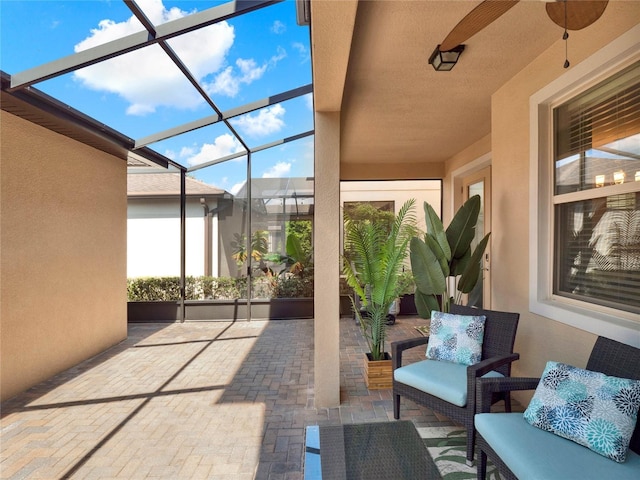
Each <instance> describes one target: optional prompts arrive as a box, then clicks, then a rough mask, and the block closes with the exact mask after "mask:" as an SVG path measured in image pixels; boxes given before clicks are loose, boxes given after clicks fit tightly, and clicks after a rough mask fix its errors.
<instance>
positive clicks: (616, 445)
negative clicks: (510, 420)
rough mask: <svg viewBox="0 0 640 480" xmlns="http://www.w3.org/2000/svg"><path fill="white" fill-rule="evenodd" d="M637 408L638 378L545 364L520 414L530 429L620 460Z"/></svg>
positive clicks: (631, 430) (634, 423) (636, 415)
mask: <svg viewBox="0 0 640 480" xmlns="http://www.w3.org/2000/svg"><path fill="white" fill-rule="evenodd" d="M639 407H640V380H628V379H625V378H618V377H610V376H608V375H605V374H603V373H599V372H591V371H589V370H583V369H581V368H576V367H572V366H571V365H566V364H564V363H558V362H548V363H547V366H546V368H545V370H544V372H543V374H542V378H541V379H540V383H539V384H538V388H536V391H535V393H534V395H533V398H532V399H531V403H529V406H528V407H527V409H526V410H525V412H524V418H525V419H526V420H527V421H528V422H529V423H530V424H531V425H533V426H534V427H538V428H541V429H543V430H547V431H549V432H552V433H555V434H556V435H559V436H561V437H564V438H567V439H569V440H573V441H574V442H576V443H579V444H580V445H583V446H585V447H587V448H590V449H591V450H593V451H594V452H596V453H599V454H600V455H603V456H605V457H607V458H610V459H612V460H615V461H616V462H624V461H625V459H626V456H627V450H628V448H629V441H630V440H631V435H632V434H633V429H634V427H635V425H636V419H637V417H638V408H639Z"/></svg>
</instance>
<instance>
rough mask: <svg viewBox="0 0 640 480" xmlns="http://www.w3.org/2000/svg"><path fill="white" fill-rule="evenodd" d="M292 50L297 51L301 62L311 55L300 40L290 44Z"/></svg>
mask: <svg viewBox="0 0 640 480" xmlns="http://www.w3.org/2000/svg"><path fill="white" fill-rule="evenodd" d="M291 46H292V47H293V48H294V50H297V51H298V55H299V56H300V59H301V62H302V63H304V62H306V61H308V60H310V59H311V55H310V54H309V49H308V48H307V47H306V46H305V45H304V44H302V43H300V42H294V43H292V44H291Z"/></svg>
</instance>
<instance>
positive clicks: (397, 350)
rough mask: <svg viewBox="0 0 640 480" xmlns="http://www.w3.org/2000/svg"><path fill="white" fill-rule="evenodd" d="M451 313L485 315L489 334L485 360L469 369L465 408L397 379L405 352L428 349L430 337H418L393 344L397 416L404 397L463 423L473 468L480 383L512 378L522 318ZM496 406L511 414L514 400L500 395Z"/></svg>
mask: <svg viewBox="0 0 640 480" xmlns="http://www.w3.org/2000/svg"><path fill="white" fill-rule="evenodd" d="M451 313H455V314H460V315H485V316H486V322H485V331H484V339H483V342H482V360H481V361H480V363H477V364H475V365H471V366H469V367H467V385H466V391H467V400H466V404H464V405H463V406H458V405H454V404H453V403H449V402H448V401H446V400H443V399H441V398H439V397H437V396H434V395H432V394H429V393H427V392H424V391H422V390H420V389H418V388H414V387H412V386H410V385H407V384H405V383H402V382H399V381H397V380H396V379H395V371H396V370H397V369H400V368H402V352H403V351H405V350H407V349H409V348H413V347H416V346H418V345H426V343H427V342H428V340H429V338H428V337H417V338H411V339H407V340H402V341H399V342H393V343H392V344H391V355H392V365H393V370H394V380H393V416H394V418H395V419H396V420H397V419H399V418H400V397H401V396H404V397H406V398H408V399H410V400H412V401H414V402H416V403H418V404H420V405H424V406H425V407H428V408H431V409H433V410H435V411H437V412H440V413H442V414H443V415H446V416H447V417H449V418H450V419H451V420H453V421H456V422H459V423H461V424H462V425H463V426H464V427H465V429H466V430H467V463H468V464H470V465H471V464H472V462H473V453H474V441H475V430H474V428H473V417H474V415H475V413H476V412H475V407H476V398H475V394H476V379H478V378H479V377H482V376H483V375H485V374H487V373H490V372H498V373H499V374H501V375H504V376H509V375H510V374H511V363H512V362H513V361H515V360H517V359H518V358H520V355H519V354H517V353H513V344H514V342H515V338H516V330H517V328H518V320H519V318H520V314H518V313H510V312H497V311H493V310H482V309H477V308H471V307H464V306H461V305H452V306H451ZM434 361H437V360H422V362H434ZM492 400H493V402H494V403H495V402H497V401H499V400H504V401H505V410H506V411H508V412H510V411H511V398H510V396H509V394H508V393H507V394H497V395H496V396H495V397H494V398H493V399H492Z"/></svg>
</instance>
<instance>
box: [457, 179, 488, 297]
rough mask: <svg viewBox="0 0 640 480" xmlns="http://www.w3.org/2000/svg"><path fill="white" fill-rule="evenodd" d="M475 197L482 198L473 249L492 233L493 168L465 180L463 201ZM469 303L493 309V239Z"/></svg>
mask: <svg viewBox="0 0 640 480" xmlns="http://www.w3.org/2000/svg"><path fill="white" fill-rule="evenodd" d="M474 195H479V196H480V213H479V215H478V222H477V224H476V232H475V237H474V239H473V242H472V247H473V248H475V246H476V245H477V244H478V242H480V240H482V238H483V237H484V236H485V235H486V234H487V233H489V232H490V231H491V167H486V168H483V169H482V170H480V171H479V172H476V173H474V174H472V175H469V176H467V177H465V178H463V196H464V199H463V200H465V201H466V200H467V199H468V198H470V197H472V196H474ZM468 302H469V303H468V304H469V305H471V306H475V307H478V308H491V238H490V239H489V243H488V245H487V248H486V249H485V252H484V255H483V256H482V268H481V269H480V278H479V279H478V283H477V284H476V286H475V288H474V289H473V291H471V293H470V294H469V301H468Z"/></svg>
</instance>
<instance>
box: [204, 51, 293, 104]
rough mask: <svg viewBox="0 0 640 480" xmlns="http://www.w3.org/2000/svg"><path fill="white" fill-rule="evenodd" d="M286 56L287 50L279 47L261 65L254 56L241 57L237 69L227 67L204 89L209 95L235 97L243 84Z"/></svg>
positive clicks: (252, 80) (257, 78) (272, 66)
mask: <svg viewBox="0 0 640 480" xmlns="http://www.w3.org/2000/svg"><path fill="white" fill-rule="evenodd" d="M286 56H287V52H286V51H285V50H284V49H283V48H282V47H278V49H277V53H276V55H274V56H272V57H271V58H270V59H269V60H268V61H267V62H265V63H264V64H262V65H261V66H258V64H257V63H256V61H255V60H254V59H253V58H248V59H245V58H239V59H237V60H236V67H237V69H234V67H232V66H228V67H226V68H225V69H224V70H223V71H222V72H220V73H219V74H218V75H216V77H215V78H214V79H213V81H212V82H209V83H205V84H204V89H205V91H206V92H207V93H208V94H209V95H215V94H220V95H225V96H227V97H231V98H233V97H235V96H236V95H237V94H238V92H239V91H240V86H241V85H242V84H245V85H249V84H251V83H253V82H254V81H256V80H259V79H260V78H262V76H263V75H264V72H266V71H267V69H269V68H274V67H275V66H276V65H277V63H278V62H279V61H280V60H282V59H283V58H285V57H286ZM236 70H237V72H236Z"/></svg>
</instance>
